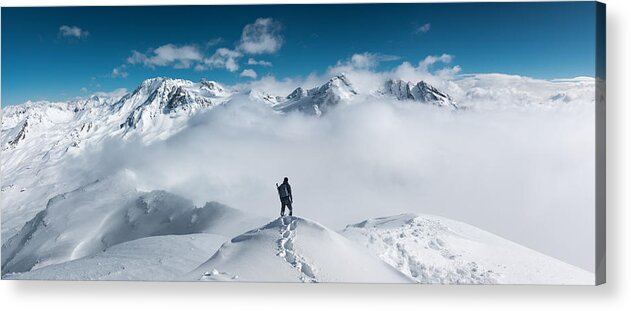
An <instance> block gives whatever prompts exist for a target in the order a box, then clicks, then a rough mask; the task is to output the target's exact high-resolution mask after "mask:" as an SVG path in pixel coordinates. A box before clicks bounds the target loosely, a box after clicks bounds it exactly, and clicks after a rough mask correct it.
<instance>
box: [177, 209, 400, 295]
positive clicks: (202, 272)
mask: <svg viewBox="0 0 631 311" xmlns="http://www.w3.org/2000/svg"><path fill="white" fill-rule="evenodd" d="M188 277H189V278H191V279H198V280H222V281H223V280H235V281H250V282H372V283H408V282H411V281H412V279H411V278H408V277H407V276H405V275H404V274H402V273H400V272H399V271H397V270H395V269H394V268H392V267H390V266H389V265H387V264H386V263H385V262H383V261H381V260H379V259H378V258H377V257H375V256H373V255H372V254H370V253H369V252H368V251H367V250H365V249H363V248H361V247H360V246H358V245H355V244H354V243H352V242H351V241H349V240H347V239H346V238H344V237H342V236H340V235H339V234H337V233H335V232H334V231H332V230H330V229H327V228H325V227H324V226H322V225H320V224H318V223H316V222H314V221H311V220H307V219H305V218H301V217H291V216H289V217H282V218H278V219H276V220H274V221H272V222H270V223H269V224H267V225H265V226H263V227H261V228H258V229H254V230H251V231H249V232H247V233H245V234H242V235H239V236H237V237H235V238H233V239H232V240H231V241H230V242H228V243H226V244H224V245H223V246H222V247H221V248H220V249H219V250H218V251H217V253H215V255H213V256H212V257H211V258H210V259H209V260H208V261H207V262H205V263H203V264H202V265H201V266H199V267H198V268H197V269H195V270H193V271H192V272H191V273H190V274H189V275H188Z"/></svg>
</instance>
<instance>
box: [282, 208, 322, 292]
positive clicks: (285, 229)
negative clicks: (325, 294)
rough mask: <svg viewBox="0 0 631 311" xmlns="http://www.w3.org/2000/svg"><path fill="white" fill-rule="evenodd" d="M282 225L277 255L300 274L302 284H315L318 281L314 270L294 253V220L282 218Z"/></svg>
mask: <svg viewBox="0 0 631 311" xmlns="http://www.w3.org/2000/svg"><path fill="white" fill-rule="evenodd" d="M282 223H283V225H282V226H281V227H280V230H279V231H280V236H281V238H280V239H278V242H277V243H278V253H277V255H278V256H279V257H281V258H283V260H285V261H286V262H287V263H288V264H290V265H291V266H292V267H294V268H295V269H296V270H298V271H299V272H300V274H301V276H300V280H301V281H302V282H305V283H317V282H318V279H317V277H316V274H315V269H314V268H313V267H312V265H310V264H308V263H307V260H306V259H305V258H304V257H303V256H302V255H300V254H298V253H297V252H296V249H295V247H294V245H295V241H296V238H297V233H296V219H295V218H293V217H291V216H289V217H283V218H282Z"/></svg>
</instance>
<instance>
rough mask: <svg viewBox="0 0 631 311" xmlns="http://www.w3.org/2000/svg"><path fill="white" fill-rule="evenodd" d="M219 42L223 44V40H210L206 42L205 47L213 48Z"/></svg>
mask: <svg viewBox="0 0 631 311" xmlns="http://www.w3.org/2000/svg"><path fill="white" fill-rule="evenodd" d="M221 42H223V38H214V39H210V40H208V42H206V47H213V46H215V45H217V44H219V43H221Z"/></svg>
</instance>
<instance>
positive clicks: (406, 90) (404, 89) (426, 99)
mask: <svg viewBox="0 0 631 311" xmlns="http://www.w3.org/2000/svg"><path fill="white" fill-rule="evenodd" d="M382 93H383V94H385V95H391V96H394V97H396V98H397V99H398V100H412V101H416V102H420V103H424V104H432V105H436V106H445V107H450V108H452V109H457V108H458V106H457V105H456V103H455V101H454V100H453V99H452V98H451V97H450V96H449V95H448V94H447V93H444V92H442V91H440V90H438V89H437V88H436V87H434V86H433V85H431V84H429V83H427V82H425V81H423V80H421V81H420V82H418V83H416V84H414V83H413V82H408V81H403V80H399V79H389V80H387V81H386V83H385V85H384V90H383V92H382Z"/></svg>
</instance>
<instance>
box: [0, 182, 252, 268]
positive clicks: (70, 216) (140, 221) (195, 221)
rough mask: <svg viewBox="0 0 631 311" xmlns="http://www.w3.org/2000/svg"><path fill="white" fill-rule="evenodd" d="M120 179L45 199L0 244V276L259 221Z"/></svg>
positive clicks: (235, 230)
mask: <svg viewBox="0 0 631 311" xmlns="http://www.w3.org/2000/svg"><path fill="white" fill-rule="evenodd" d="M130 183H131V182H130V181H128V180H126V179H125V178H124V177H121V176H114V177H111V178H108V179H105V180H99V181H95V182H93V183H91V184H88V185H85V186H83V187H80V188H78V189H76V190H74V191H71V192H67V193H63V194H60V195H58V196H55V197H54V198H52V199H50V200H49V202H48V204H47V205H46V208H45V209H44V210H42V211H40V212H39V213H37V215H36V216H35V217H34V218H33V219H31V220H30V221H28V222H27V223H26V224H25V225H24V227H22V229H21V230H20V231H18V233H16V234H15V235H13V236H12V237H10V238H9V239H8V240H7V242H6V243H4V244H3V245H2V274H3V275H4V274H7V273H19V272H26V271H30V270H33V269H40V268H43V267H46V266H49V265H54V264H60V263H63V262H66V261H71V260H76V259H79V258H83V257H86V256H91V255H94V254H97V253H99V252H102V251H104V250H106V249H108V248H109V247H111V246H114V245H117V244H121V243H124V242H128V241H132V240H136V239H140V238H146V237H152V236H159V235H186V234H195V233H213V234H218V235H223V236H225V237H226V238H227V237H230V236H233V235H234V234H237V233H239V232H243V231H244V230H246V229H248V228H251V227H252V226H254V225H256V224H260V223H262V222H263V221H262V220H261V219H259V218H257V217H254V216H248V215H246V214H244V213H242V212H240V211H238V210H234V209H231V208H229V207H227V206H224V205H222V204H219V203H215V202H210V203H207V204H206V205H204V206H203V207H201V208H198V207H196V206H194V205H193V204H192V202H190V201H189V200H186V199H184V198H182V197H179V196H176V195H173V194H170V193H168V192H165V191H152V192H148V193H146V192H138V191H136V190H135V189H134V188H133V186H131V185H130Z"/></svg>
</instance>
